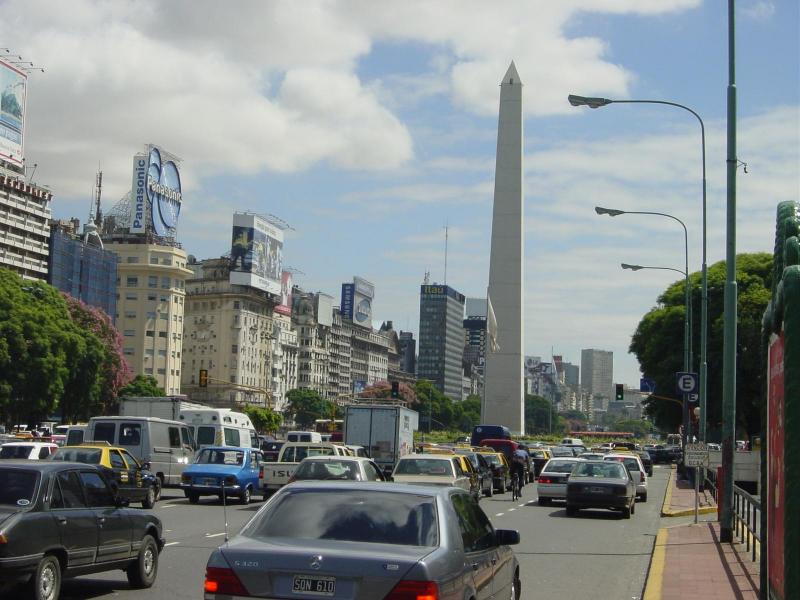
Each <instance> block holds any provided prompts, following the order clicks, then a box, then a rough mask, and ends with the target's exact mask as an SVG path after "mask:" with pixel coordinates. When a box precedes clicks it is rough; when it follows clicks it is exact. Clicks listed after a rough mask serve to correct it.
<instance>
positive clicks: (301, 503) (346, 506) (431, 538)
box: [242, 488, 439, 546]
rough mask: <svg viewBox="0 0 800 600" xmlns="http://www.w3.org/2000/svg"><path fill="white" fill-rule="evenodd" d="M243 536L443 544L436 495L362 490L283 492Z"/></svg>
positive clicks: (426, 544) (417, 544)
mask: <svg viewBox="0 0 800 600" xmlns="http://www.w3.org/2000/svg"><path fill="white" fill-rule="evenodd" d="M287 492H288V488H287ZM242 535H244V536H246V537H250V538H253V539H261V540H271V539H272V538H291V539H297V540H338V541H347V542H360V543H367V544H393V545H400V546H437V545H438V544H439V527H438V522H437V518H436V504H435V499H434V498H433V497H431V496H425V495H418V494H411V493H408V494H407V493H392V492H365V491H363V490H331V489H325V490H298V491H294V492H288V493H284V494H283V495H282V496H281V497H280V498H279V499H277V501H276V502H274V503H270V505H269V508H267V509H266V510H264V511H262V512H261V513H259V514H258V515H256V517H254V518H253V520H252V521H251V522H250V524H249V525H247V527H245V529H244V530H243V531H242Z"/></svg>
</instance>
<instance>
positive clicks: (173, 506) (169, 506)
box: [158, 504, 178, 508]
mask: <svg viewBox="0 0 800 600" xmlns="http://www.w3.org/2000/svg"><path fill="white" fill-rule="evenodd" d="M176 506H178V505H177V504H159V506H158V508H175V507H176Z"/></svg>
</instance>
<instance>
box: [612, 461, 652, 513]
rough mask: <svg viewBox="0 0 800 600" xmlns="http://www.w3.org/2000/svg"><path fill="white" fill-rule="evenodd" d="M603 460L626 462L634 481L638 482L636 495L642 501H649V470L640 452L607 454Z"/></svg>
mask: <svg viewBox="0 0 800 600" xmlns="http://www.w3.org/2000/svg"><path fill="white" fill-rule="evenodd" d="M603 460H617V461H619V462H621V463H624V464H625V467H627V469H628V471H630V472H631V476H632V477H633V482H634V483H635V484H636V496H637V498H638V499H640V500H641V501H642V502H647V472H646V471H645V469H644V465H643V464H642V459H641V458H639V455H638V454H627V453H619V454H606V455H605V456H604V457H603Z"/></svg>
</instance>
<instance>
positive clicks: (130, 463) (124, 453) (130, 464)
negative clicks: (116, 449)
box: [122, 449, 139, 469]
mask: <svg viewBox="0 0 800 600" xmlns="http://www.w3.org/2000/svg"><path fill="white" fill-rule="evenodd" d="M122 456H123V457H124V458H125V462H127V463H128V467H130V468H131V469H135V468H137V467H139V461H138V460H136V458H135V457H133V456H131V453H130V452H128V451H127V450H125V449H123V450H122Z"/></svg>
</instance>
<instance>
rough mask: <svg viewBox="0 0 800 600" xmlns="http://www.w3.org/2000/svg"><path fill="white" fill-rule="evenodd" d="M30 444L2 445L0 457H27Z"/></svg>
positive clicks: (29, 452) (29, 451)
mask: <svg viewBox="0 0 800 600" xmlns="http://www.w3.org/2000/svg"><path fill="white" fill-rule="evenodd" d="M31 448H32V446H3V447H2V448H0V458H28V457H29V456H30V454H31Z"/></svg>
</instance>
